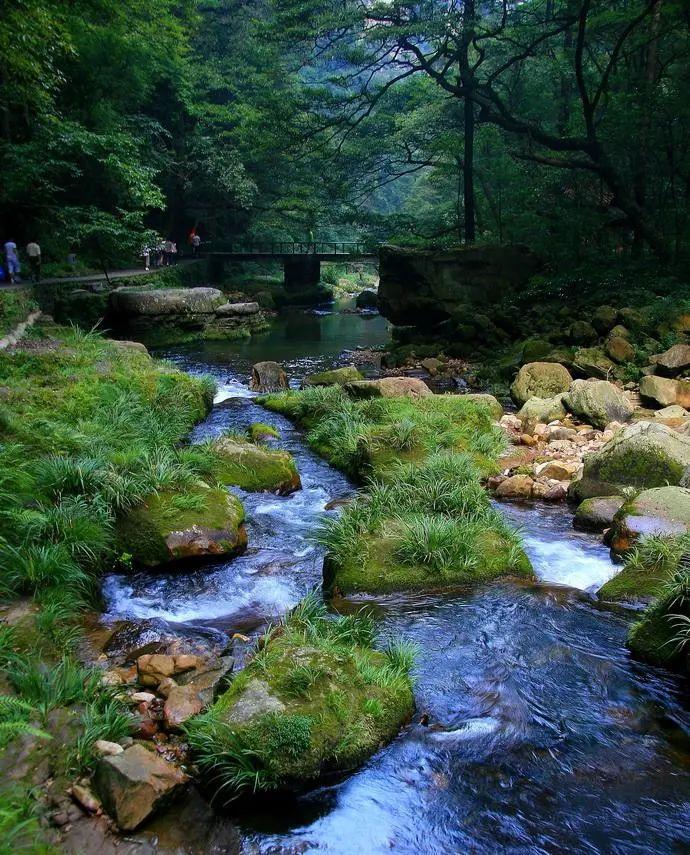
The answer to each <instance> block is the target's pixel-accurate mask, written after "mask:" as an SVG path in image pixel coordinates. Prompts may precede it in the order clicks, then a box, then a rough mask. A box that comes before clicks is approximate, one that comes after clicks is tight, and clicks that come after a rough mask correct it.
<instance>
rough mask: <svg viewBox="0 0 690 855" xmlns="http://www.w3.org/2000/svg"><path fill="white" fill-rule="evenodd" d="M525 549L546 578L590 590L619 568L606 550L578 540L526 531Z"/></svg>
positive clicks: (605, 580) (543, 578)
mask: <svg viewBox="0 0 690 855" xmlns="http://www.w3.org/2000/svg"><path fill="white" fill-rule="evenodd" d="M524 544H525V550H526V552H527V554H528V556H529V557H530V559H531V561H532V566H533V567H534V572H535V573H536V574H537V577H538V578H539V579H541V580H542V581H543V582H556V583H557V584H559V585H569V586H570V587H571V588H579V589H580V590H582V591H587V590H589V589H591V588H595V589H596V588H600V587H601V586H602V585H603V584H604V582H607V581H608V580H609V579H611V578H612V577H613V576H615V575H616V573H617V572H618V571H619V570H620V568H619V567H617V566H616V565H615V564H614V563H613V562H612V561H611V559H610V558H609V556H608V555H607V554H606V552H605V551H604V550H603V548H602V550H601V551H599V550H597V551H595V550H593V549H589V550H587V549H584V548H583V547H582V545H581V544H580V543H578V542H577V541H572V542H571V541H568V540H565V539H563V540H540V539H539V538H537V537H533V536H532V537H530V536H529V535H527V536H526V537H525V539H524Z"/></svg>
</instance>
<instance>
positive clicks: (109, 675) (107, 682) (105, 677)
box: [101, 671, 123, 686]
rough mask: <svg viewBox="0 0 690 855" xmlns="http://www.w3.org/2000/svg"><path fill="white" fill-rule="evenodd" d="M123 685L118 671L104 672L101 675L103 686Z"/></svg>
mask: <svg viewBox="0 0 690 855" xmlns="http://www.w3.org/2000/svg"><path fill="white" fill-rule="evenodd" d="M122 683H123V680H122V677H121V676H120V675H119V674H118V673H117V671H104V672H103V674H102V675H101V685H102V686H121V685H122Z"/></svg>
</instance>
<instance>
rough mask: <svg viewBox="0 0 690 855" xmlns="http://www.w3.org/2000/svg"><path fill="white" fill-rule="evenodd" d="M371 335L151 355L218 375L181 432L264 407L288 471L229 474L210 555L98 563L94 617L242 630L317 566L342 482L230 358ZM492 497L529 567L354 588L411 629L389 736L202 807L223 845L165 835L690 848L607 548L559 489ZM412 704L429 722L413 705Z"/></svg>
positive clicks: (320, 329)
mask: <svg viewBox="0 0 690 855" xmlns="http://www.w3.org/2000/svg"><path fill="white" fill-rule="evenodd" d="M388 335H389V331H388V327H387V324H386V322H385V321H384V319H383V318H380V317H369V318H365V317H361V316H359V315H356V314H340V313H332V314H313V313H311V314H310V313H304V312H292V313H290V314H288V315H286V316H283V317H281V318H279V319H277V320H276V321H275V322H274V325H273V328H272V330H271V331H270V332H269V333H266V334H263V335H260V336H255V337H253V338H252V339H251V340H247V341H243V342H237V343H234V342H233V343H227V342H225V343H220V342H212V343H200V344H197V345H194V346H189V347H179V348H176V349H174V350H168V351H166V352H164V353H160V354H158V355H163V356H165V357H167V358H168V359H171V360H172V361H173V362H174V363H175V364H176V365H178V366H179V367H180V368H183V369H185V370H187V371H190V372H192V373H200V372H203V373H206V374H211V375H212V376H213V377H214V378H215V379H216V381H217V383H218V390H219V391H218V395H217V399H216V400H217V404H216V406H215V407H214V409H213V411H212V412H211V414H210V415H209V417H208V418H207V420H206V421H205V422H204V423H203V424H201V425H199V426H198V427H197V428H196V430H195V431H194V435H193V439H195V440H199V439H202V438H204V437H209V436H214V435H217V434H219V433H220V432H223V431H225V430H227V429H228V428H236V429H238V430H241V429H244V428H245V427H246V426H248V425H249V424H250V423H251V422H253V421H263V422H267V423H269V424H272V425H275V426H276V427H278V428H279V430H280V431H281V437H282V438H281V441H280V443H279V445H280V446H281V447H283V448H286V449H288V450H289V451H291V452H292V453H293V455H294V456H295V458H296V462H297V466H298V468H299V471H300V474H301V477H302V483H303V489H302V490H301V491H299V492H297V493H294V494H293V495H291V496H288V497H276V496H272V495H267V494H244V493H241V492H238V494H239V495H241V497H242V500H243V501H244V503H245V506H246V510H247V516H248V527H247V528H248V534H249V544H250V546H249V549H248V550H247V552H246V554H245V555H243V556H241V557H239V558H236V559H234V560H233V561H231V562H228V563H227V564H214V565H210V566H209V567H206V568H202V569H196V570H194V571H192V572H184V573H175V574H161V573H156V574H153V573H139V574H135V575H126V576H125V575H111V576H109V577H108V578H107V579H106V581H105V585H104V593H105V598H106V603H107V616H108V617H110V618H134V619H141V618H158V619H163V620H165V621H167V622H168V623H170V624H171V625H173V626H174V625H180V624H184V625H185V626H187V627H189V626H191V627H194V628H195V629H199V630H201V631H208V632H219V631H222V632H226V633H232V632H237V631H240V632H249V633H251V632H253V631H255V630H258V629H259V628H260V627H262V626H263V625H265V624H266V622H268V621H270V620H272V619H275V618H276V617H278V616H279V615H281V614H283V613H284V612H285V611H286V610H287V609H289V608H290V607H291V606H292V605H294V604H295V603H296V602H297V601H298V600H299V599H300V598H301V597H302V596H303V595H304V594H305V593H306V592H307V591H308V590H309V589H311V588H313V587H314V586H315V585H316V584H318V582H319V581H320V577H321V562H322V558H323V555H322V553H321V552H320V550H319V549H318V548H317V547H315V546H314V545H313V544H311V543H310V542H309V533H310V532H311V531H312V530H313V528H314V526H315V525H316V523H317V521H318V520H319V518H320V517H321V516H322V515H323V513H324V506H325V505H326V504H327V503H328V502H330V501H332V500H334V499H339V498H345V497H347V496H349V495H351V494H352V493H353V492H354V489H355V488H354V485H353V484H352V483H350V482H349V481H348V479H347V478H346V477H345V476H344V475H343V474H341V473H339V472H337V471H335V470H334V469H332V468H331V467H330V466H328V464H326V463H325V462H324V461H322V460H320V459H319V458H318V457H316V455H314V454H313V453H312V452H311V451H310V450H309V449H308V448H307V447H306V445H305V443H304V441H303V438H302V435H301V433H300V431H299V430H297V429H296V428H295V427H294V426H293V425H292V424H291V423H290V422H288V421H287V420H286V419H284V418H283V417H281V416H279V415H276V414H273V413H268V412H267V411H266V410H264V409H263V408H261V407H259V406H258V405H257V404H256V403H255V402H254V401H253V400H252V395H251V393H250V392H249V391H248V389H247V386H246V382H247V377H248V375H249V371H250V368H251V365H252V363H254V362H257V361H260V360H263V359H276V360H277V361H279V362H281V363H282V364H283V365H284V367H285V368H286V371H287V372H288V375H289V377H290V378H291V381H293V382H294V384H298V383H299V380H300V378H301V377H302V376H303V375H304V374H306V373H310V372H312V371H315V370H319V369H321V368H328V367H331V366H333V365H334V364H338V363H347V362H348V361H349V359H348V357H347V355H345V356H343V355H342V352H343V351H344V350H345V349H346V348H350V349H352V348H356V347H367V348H368V347H375V346H378V345H383V344H385V343H386V341H387V340H388ZM365 368H366V366H365ZM370 368H371V369H372V370H373V369H374V365H373V364H372V365H371V366H370ZM501 508H502V510H503V512H504V513H505V514H506V516H507V517H508V518H509V519H510V520H511V521H512V522H513V523H514V524H515V525H516V526H518V527H519V528H520V529H521V531H522V533H523V537H524V542H525V547H526V550H527V552H528V554H529V556H530V558H531V560H532V562H533V564H534V567H535V571H536V574H537V576H538V579H539V582H535V583H516V582H507V581H503V582H496V583H492V584H489V585H485V586H482V587H479V588H472V589H466V590H459V591H458V590H455V591H453V592H452V593H448V592H446V593H434V594H419V593H414V594H396V595H391V596H385V597H377V598H375V599H372V598H369V599H367V600H366V601H367V602H374V603H375V606H376V611H377V614H378V619H379V625H380V633H381V637H382V638H385V637H386V635H387V634H389V633H395V634H400V635H402V636H405V637H408V638H411V639H413V640H414V641H416V642H417V643H418V644H419V645H420V648H421V654H420V656H419V659H418V664H417V668H416V689H415V695H416V704H417V713H418V714H416V715H415V718H414V719H413V722H412V723H411V724H410V725H409V726H408V727H407V728H405V729H404V730H403V732H402V733H401V734H400V735H399V736H398V738H397V739H396V740H394V742H393V743H392V744H391V745H389V746H387V747H386V748H384V749H382V750H381V751H379V752H378V753H377V754H376V755H375V756H374V757H373V758H371V760H370V761H369V762H368V763H366V764H365V765H364V766H363V767H362V768H361V769H359V770H358V771H356V772H355V773H353V774H351V775H349V776H348V777H346V778H345V779H343V780H342V781H340V782H338V783H335V784H331V785H329V786H327V787H323V788H321V789H317V790H314V791H312V792H310V793H308V794H306V795H302V796H299V797H295V798H284V799H281V800H276V801H272V802H270V803H263V804H257V806H256V807H254V808H246V807H244V808H243V809H242V812H238V813H237V814H234V815H229V816H227V817H225V818H222V819H221V820H213V821H214V822H218V821H221V822H223V823H225V824H226V825H227V827H228V829H231V830H232V839H233V840H234V841H235V842H234V843H233V846H232V847H231V846H229V845H227V846H220V847H219V848H218V847H217V848H204V847H203V846H202V844H200V843H199V842H198V841H199V840H200V838H201V836H202V835H201V834H200V829H199V828H198V827H189V824H187V825H186V830H185V831H180V832H179V833H178V834H179V835H181V836H182V837H183V838H184V835H185V834H186V835H187V837H186V838H184V839H182V840H180V839H178V840H177V841H176V844H177V845H178V846H179V848H178V849H177V850H175V851H180V852H197V851H199V852H201V851H214V852H231V851H236V850H237V849H239V848H241V849H242V851H245V852H249V853H279V852H288V853H303V852H335V853H379V852H381V853H382V852H388V851H391V850H392V851H395V852H410V853H412V852H414V853H420V852H421V853H455V852H472V853H475V852H478V853H484V852H486V853H490V852H507V853H514V852H521V853H522V852H529V853H550V852H557V851H562V850H569V851H574V852H605V853H609V852H613V853H629V852H645V853H648V852H669V853H671V852H681V851H689V850H690V708H689V707H688V705H687V682H686V680H685V679H684V678H681V677H679V676H676V675H674V674H671V673H669V672H666V671H664V670H662V669H655V668H652V667H649V666H645V665H642V664H640V663H638V662H635V661H634V660H632V659H631V658H630V656H629V654H628V651H627V650H626V648H625V637H626V631H627V626H628V622H629V621H630V619H631V616H630V615H628V614H626V613H625V612H623V611H622V610H618V611H612V610H609V609H606V608H604V607H603V606H601V605H600V604H598V602H597V601H596V598H595V597H594V596H593V592H594V591H595V590H596V589H597V588H598V587H599V586H600V585H601V584H602V583H603V582H604V581H606V579H608V578H609V577H610V576H611V575H613V574H614V573H615V572H616V567H615V566H614V565H613V564H612V563H611V561H610V560H609V556H608V550H607V549H605V548H604V547H603V546H602V545H601V544H600V542H599V541H598V539H597V538H596V537H594V536H591V535H587V534H583V533H579V532H575V531H574V530H573V529H572V526H571V514H570V513H569V511H568V510H567V508H564V507H546V506H534V505H533V506H529V505H517V504H505V505H501ZM328 513H337V510H334V511H329V512H328ZM422 712H424V713H427V714H428V716H429V722H430V724H429V726H423V725H421V724H420V723H419V718H420V716H419V713H422ZM202 816H205V815H204V814H202ZM164 819H165V818H164ZM199 821H203V820H197V822H199ZM160 824H161V822H160V821H159V822H158V825H159V826H160ZM195 847H197V848H195ZM198 847H202V848H198Z"/></svg>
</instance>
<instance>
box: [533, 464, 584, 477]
mask: <svg viewBox="0 0 690 855" xmlns="http://www.w3.org/2000/svg"><path fill="white" fill-rule="evenodd" d="M577 468H578V464H577V463H566V462H565V461H563V460H549V461H547V462H546V463H540V464H539V465H538V466H537V468H536V475H537V477H539V478H553V479H554V480H556V481H569V480H570V479H571V478H572V477H573V475H574V474H575V472H576V471H577Z"/></svg>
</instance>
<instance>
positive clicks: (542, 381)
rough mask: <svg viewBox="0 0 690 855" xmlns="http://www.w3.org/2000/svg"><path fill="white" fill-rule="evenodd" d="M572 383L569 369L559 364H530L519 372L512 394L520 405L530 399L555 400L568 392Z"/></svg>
mask: <svg viewBox="0 0 690 855" xmlns="http://www.w3.org/2000/svg"><path fill="white" fill-rule="evenodd" d="M572 382H573V378H572V377H571V375H570V372H569V371H568V369H567V368H566V367H565V366H563V365H560V364H559V363H557V362H528V363H527V365H523V366H522V368H521V369H520V370H519V371H518V374H517V377H516V378H515V380H514V381H513V385H512V386H511V387H510V392H511V395H512V396H513V399H514V400H515V401H516V402H517V403H518V404H525V403H527V401H529V399H530V398H553V397H554V396H555V395H559V394H561V393H563V392H567V391H568V387H569V386H570V384H571V383H572Z"/></svg>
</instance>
